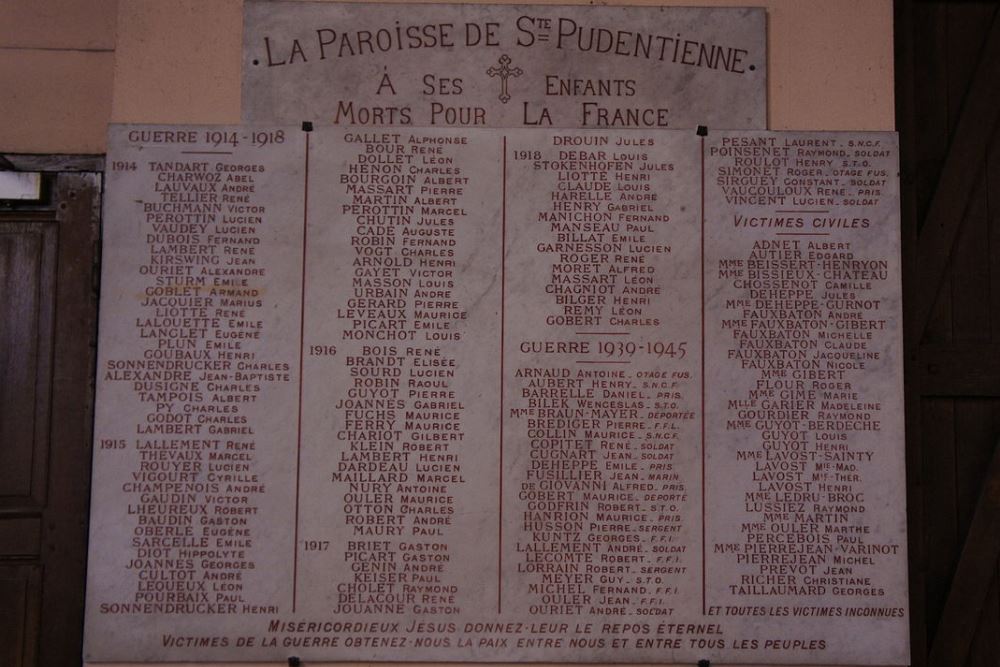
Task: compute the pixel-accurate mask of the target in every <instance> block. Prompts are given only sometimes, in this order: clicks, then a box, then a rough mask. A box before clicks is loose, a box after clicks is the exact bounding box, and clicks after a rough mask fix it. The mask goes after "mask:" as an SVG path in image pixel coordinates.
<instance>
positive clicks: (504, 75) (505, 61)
mask: <svg viewBox="0 0 1000 667" xmlns="http://www.w3.org/2000/svg"><path fill="white" fill-rule="evenodd" d="M486 73H487V74H489V75H490V76H498V77H500V101H501V102H503V103H504V104H507V102H509V101H510V93H509V92H507V79H509V78H510V77H512V76H521V75H522V74H524V70H522V69H521V68H520V67H513V68H512V67H510V56H508V55H507V54H506V53H505V54H503V55H502V56H500V66H499V67H497V66H496V65H494V66H493V67H491V68H489V69H488V70H486Z"/></svg>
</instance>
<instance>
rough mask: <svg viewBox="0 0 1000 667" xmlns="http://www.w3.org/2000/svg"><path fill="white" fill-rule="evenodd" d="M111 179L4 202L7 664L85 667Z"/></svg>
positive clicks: (66, 176)
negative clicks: (105, 202) (106, 189)
mask: <svg viewBox="0 0 1000 667" xmlns="http://www.w3.org/2000/svg"><path fill="white" fill-rule="evenodd" d="M99 210H100V177H99V176H98V175H97V174H90V173H58V174H46V175H45V176H44V188H43V200H42V201H41V202H34V203H30V204H17V205H13V204H11V203H10V202H3V203H0V665H4V666H10V667H36V666H39V667H40V666H42V665H44V666H45V667H62V666H67V667H68V666H70V665H74V666H76V665H79V664H80V662H81V643H82V641H81V640H82V632H83V596H84V589H85V586H84V581H85V575H86V545H87V507H88V502H89V496H90V458H91V454H90V451H91V429H92V403H93V365H94V348H95V344H96V321H97V318H96V314H97V299H96V291H95V287H96V279H95V276H96V273H95V253H96V248H97V242H98V231H99V225H98V220H99Z"/></svg>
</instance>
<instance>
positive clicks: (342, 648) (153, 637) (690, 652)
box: [86, 126, 908, 665]
mask: <svg viewBox="0 0 1000 667" xmlns="http://www.w3.org/2000/svg"><path fill="white" fill-rule="evenodd" d="M110 146H111V148H110V153H109V158H108V164H109V183H108V191H109V192H108V196H107V199H106V213H105V228H106V230H107V231H106V243H105V262H104V271H105V274H104V282H103V285H102V312H101V339H100V350H99V371H98V372H99V375H98V382H99V384H98V409H97V421H96V427H95V429H96V432H95V465H94V497H93V516H92V529H91V530H92V533H91V568H90V573H89V584H88V608H87V640H86V657H87V660H89V661H91V662H105V661H109V662H113V661H123V660H138V661H144V660H145V661H227V660H279V661H280V660H284V659H286V658H287V657H289V656H292V655H296V656H299V657H301V658H303V659H306V660H312V661H319V660H352V661H400V660H402V661H482V662H489V661H502V662H511V661H521V662H544V661H556V662H560V661H562V662H644V663H648V662H685V663H692V662H695V661H697V660H699V659H702V658H707V659H710V660H713V661H717V662H727V661H728V662H739V663H751V664H752V663H764V664H774V663H797V664H866V665H901V664H906V663H907V662H908V655H907V644H908V642H907V624H908V608H907V601H906V577H905V574H906V553H905V551H906V549H905V546H906V545H905V509H904V493H903V489H904V484H903V479H904V477H903V440H902V405H901V396H902V394H901V390H900V383H901V378H902V370H901V369H902V361H901V344H900V343H901V306H900V300H899V299H900V287H899V275H900V271H899V245H898V244H899V230H898V194H897V175H896V139H895V135H894V134H891V133H868V134H865V133H859V134H855V133H852V134H839V133H772V132H712V133H710V134H709V136H707V137H699V136H697V135H696V134H695V133H694V132H689V131H655V132H654V131H635V130H633V131H608V132H595V131H587V130H566V131H545V130H523V129H519V130H507V131H504V130H498V129H490V130H455V129H441V130H434V129H421V130H408V129H405V128H377V129H375V130H373V129H372V128H364V129H359V128H333V127H327V128H322V129H318V130H316V131H314V132H303V131H301V130H300V129H299V128H293V127H271V126H267V127H264V126H257V127H250V128H241V127H226V128H221V127H211V128H210V127H184V128H176V127H175V128H169V127H154V126H117V127H115V128H114V129H113V131H112V133H111V137H110ZM125 638H127V639H125Z"/></svg>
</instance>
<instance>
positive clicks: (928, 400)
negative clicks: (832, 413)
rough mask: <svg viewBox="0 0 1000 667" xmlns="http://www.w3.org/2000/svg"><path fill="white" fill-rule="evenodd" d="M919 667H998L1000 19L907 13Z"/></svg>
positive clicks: (902, 90)
mask: <svg viewBox="0 0 1000 667" xmlns="http://www.w3.org/2000/svg"><path fill="white" fill-rule="evenodd" d="M896 83H897V86H896V90H897V125H898V129H899V131H900V146H901V165H900V166H901V171H902V174H901V176H902V180H901V183H902V195H903V246H904V276H903V283H904V299H905V300H904V303H905V304H906V305H905V317H906V348H907V368H906V387H907V396H906V400H907V405H906V408H907V414H906V417H907V457H908V461H907V464H908V465H907V468H908V470H907V475H908V516H909V532H910V580H911V585H910V598H911V599H910V608H911V611H912V617H913V624H912V629H913V633H912V634H913V665H915V666H922V665H932V666H934V667H939V666H940V667H961V666H962V665H976V666H978V665H991V666H995V665H1000V594H998V581H1000V580H998V576H997V574H998V555H1000V454H998V451H1000V450H998V448H997V442H998V437H1000V122H998V121H1000V11H998V5H997V4H996V3H994V2H931V1H927V0H897V2H896Z"/></svg>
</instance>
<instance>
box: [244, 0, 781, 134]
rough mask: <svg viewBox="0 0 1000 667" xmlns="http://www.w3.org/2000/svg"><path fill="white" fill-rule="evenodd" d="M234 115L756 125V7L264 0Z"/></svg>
mask: <svg viewBox="0 0 1000 667" xmlns="http://www.w3.org/2000/svg"><path fill="white" fill-rule="evenodd" d="M244 12H245V15H244V40H243V119H244V121H245V122H257V123H299V122H301V121H313V122H317V123H319V124H322V125H328V124H335V125H374V126H379V125H412V126H416V127H430V126H438V127H449V126H451V127H476V126H478V127H589V128H604V129H609V128H661V129H662V128H667V127H670V128H686V127H695V126H697V125H707V126H708V127H712V128H733V129H748V128H752V129H764V128H765V127H766V124H767V113H766V112H767V93H766V66H767V47H766V26H765V22H766V17H765V12H764V10H763V9H760V8H744V7H740V8H736V7H732V8H721V7H718V8H716V7H713V8H693V7H658V8H654V7H588V6H559V5H462V4H448V5H433V4H406V5H394V4H349V3H326V2H264V1H261V0H247V2H246V3H245V9H244Z"/></svg>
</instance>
